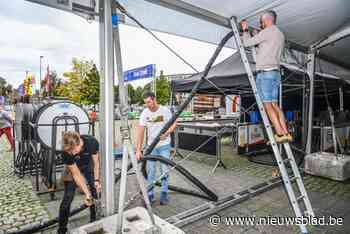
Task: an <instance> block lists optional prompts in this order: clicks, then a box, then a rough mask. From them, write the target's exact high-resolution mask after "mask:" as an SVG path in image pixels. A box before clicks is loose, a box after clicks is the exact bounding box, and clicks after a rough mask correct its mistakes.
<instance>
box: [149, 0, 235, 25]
mask: <svg viewBox="0 0 350 234" xmlns="http://www.w3.org/2000/svg"><path fill="white" fill-rule="evenodd" d="M145 1H146V2H150V3H154V4H156V5H160V6H163V7H166V8H168V9H172V10H175V11H178V12H181V13H184V14H186V15H189V16H193V17H195V18H198V19H202V20H205V21H207V22H211V23H213V24H217V25H220V26H223V27H226V28H230V29H231V26H230V20H229V19H228V18H226V17H224V16H221V15H218V14H215V13H213V12H211V11H208V10H205V9H202V8H199V7H197V6H194V5H191V4H189V3H186V2H184V1H181V0H145Z"/></svg>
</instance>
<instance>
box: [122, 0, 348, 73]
mask: <svg viewBox="0 0 350 234" xmlns="http://www.w3.org/2000/svg"><path fill="white" fill-rule="evenodd" d="M120 3H121V4H123V5H124V6H125V7H126V8H127V9H128V11H130V13H132V14H133V15H134V16H136V17H137V18H138V19H139V20H140V21H141V22H143V23H144V25H145V26H147V27H149V28H150V29H153V30H156V31H161V32H167V33H170V34H175V35H179V36H184V37H187V38H193V39H197V40H200V41H205V42H209V43H214V44H217V43H218V42H219V41H220V40H221V38H223V36H224V35H226V34H227V32H228V31H230V30H231V29H230V25H229V22H228V20H229V18H230V17H232V16H236V17H238V18H244V17H246V16H249V15H252V13H254V12H259V10H261V9H266V7H268V6H270V7H271V8H272V9H273V10H275V11H276V12H277V14H278V22H277V23H278V26H279V27H280V28H281V29H282V31H283V32H284V33H285V35H286V38H287V39H288V40H289V41H291V42H293V43H296V44H297V45H300V46H302V47H303V48H304V49H305V48H308V47H309V46H310V45H313V44H315V43H317V42H318V41H320V40H323V39H325V38H327V37H328V36H329V35H331V34H333V33H334V32H336V31H338V30H339V29H341V28H342V27H345V26H346V25H347V24H348V20H349V12H350V1H348V0H307V1H306V0H245V1H243V0H240V1H232V0H220V1H213V0H182V1H181V0H120ZM164 6H166V7H164ZM181 7H183V8H181ZM191 7H192V8H195V9H201V10H205V12H204V13H203V15H207V14H209V16H210V17H213V15H211V14H214V15H215V16H217V17H216V18H218V19H223V20H221V21H220V20H218V22H208V21H205V20H203V19H199V18H200V17H199V18H198V17H197V18H196V17H192V16H190V15H191V13H188V9H192V8H191ZM170 8H172V9H170ZM173 9H175V10H173ZM185 11H187V13H186V14H185V13H183V12H185ZM208 12H209V13H208ZM214 18H215V17H214ZM225 20H227V23H226V25H225ZM222 21H224V22H223V23H222ZM248 21H249V22H250V23H251V25H253V26H255V27H257V26H258V17H257V16H254V17H250V18H249V19H248ZM126 24H129V25H133V22H131V21H130V20H129V19H126ZM228 45H232V47H234V43H233V42H232V41H231V43H228ZM347 51H350V39H344V40H340V41H339V42H337V43H336V44H335V45H334V46H328V47H325V48H324V49H322V51H321V52H322V54H324V57H327V59H329V60H331V61H332V62H337V63H338V64H342V65H343V66H347V67H349V68H350V59H349V54H348V53H347Z"/></svg>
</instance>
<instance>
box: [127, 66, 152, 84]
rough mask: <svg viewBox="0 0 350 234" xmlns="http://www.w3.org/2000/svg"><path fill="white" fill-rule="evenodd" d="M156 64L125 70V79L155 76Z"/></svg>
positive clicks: (128, 80) (132, 79)
mask: <svg viewBox="0 0 350 234" xmlns="http://www.w3.org/2000/svg"><path fill="white" fill-rule="evenodd" d="M155 66H156V65H155V64H150V65H147V66H144V67H138V68H135V69H132V70H129V71H126V72H124V81H125V82H130V81H134V80H139V79H145V78H150V77H153V76H155V74H154V73H155V70H156V69H155Z"/></svg>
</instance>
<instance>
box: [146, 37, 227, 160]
mask: <svg viewBox="0 0 350 234" xmlns="http://www.w3.org/2000/svg"><path fill="white" fill-rule="evenodd" d="M232 36H233V31H231V32H229V33H228V34H227V35H226V36H225V37H224V38H223V39H222V40H221V42H220V43H219V45H218V47H217V48H216V50H215V52H214V54H213V55H212V57H211V58H210V60H209V62H208V64H207V65H206V67H205V69H204V72H203V74H202V76H201V78H200V79H199V80H198V81H197V82H196V84H195V85H194V86H193V88H192V90H191V93H190V95H189V96H188V97H187V99H186V100H185V101H184V102H183V103H182V104H181V105H180V107H179V109H178V110H177V111H176V112H175V113H174V114H173V115H172V117H171V119H170V120H169V121H168V122H167V123H166V124H165V125H164V127H163V128H162V129H161V130H160V132H159V133H158V135H157V136H156V137H155V138H154V140H153V141H152V142H151V144H150V145H149V146H147V148H146V149H145V151H144V152H145V153H144V154H145V155H149V154H150V153H151V152H152V150H153V149H154V147H155V146H156V145H157V144H158V142H159V140H160V136H161V135H163V134H164V133H165V132H166V131H167V130H168V129H169V128H170V127H171V126H172V125H173V124H174V123H175V121H176V120H177V118H178V117H179V116H180V114H181V112H182V111H183V110H184V109H185V108H186V107H187V106H188V104H189V103H190V101H191V100H192V98H193V97H194V95H195V94H196V93H197V90H198V88H199V87H200V85H201V84H202V83H203V82H204V81H205V77H207V75H208V73H209V70H210V68H211V67H212V65H213V64H214V62H215V60H216V58H217V57H218V55H219V53H220V52H221V50H222V48H223V47H224V45H225V44H226V42H227V41H228V40H229V39H230V38H231V37H232Z"/></svg>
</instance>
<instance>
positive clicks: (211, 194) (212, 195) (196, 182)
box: [115, 155, 218, 201]
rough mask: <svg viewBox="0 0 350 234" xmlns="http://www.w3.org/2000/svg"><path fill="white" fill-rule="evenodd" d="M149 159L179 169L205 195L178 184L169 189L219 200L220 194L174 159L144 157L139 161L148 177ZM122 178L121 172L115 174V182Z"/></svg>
mask: <svg viewBox="0 0 350 234" xmlns="http://www.w3.org/2000/svg"><path fill="white" fill-rule="evenodd" d="M147 161H158V162H160V163H163V164H166V165H168V166H170V167H172V168H174V169H175V170H176V171H178V172H179V173H180V174H181V175H183V176H184V177H185V178H187V179H188V180H189V181H190V182H191V183H192V184H193V185H195V186H196V187H197V188H199V189H200V190H201V191H202V192H203V193H204V194H205V195H203V194H200V193H198V192H197V191H192V190H188V189H184V188H180V187H176V186H169V189H170V188H171V189H172V190H174V191H177V192H179V193H182V194H187V195H191V196H195V197H200V198H204V199H206V200H209V201H217V200H218V196H217V195H216V194H215V193H214V192H213V191H211V190H210V189H209V188H208V187H206V186H205V185H204V184H203V183H202V182H201V181H199V180H198V179H197V178H196V177H194V176H193V175H192V174H191V173H190V172H189V171H187V170H186V169H185V168H184V167H182V166H181V165H179V164H177V163H175V162H174V161H172V160H170V159H167V158H164V157H161V156H154V155H148V156H146V157H142V158H141V159H140V160H139V161H138V163H142V167H141V170H142V173H143V175H144V176H145V177H146V178H147V170H146V167H147V166H146V163H147ZM131 168H132V164H129V165H128V171H129V170H130V169H131ZM120 178H121V173H119V174H117V175H116V176H115V183H117V182H118V181H119V180H120ZM151 188H153V185H152V186H151V187H150V189H151Z"/></svg>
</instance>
